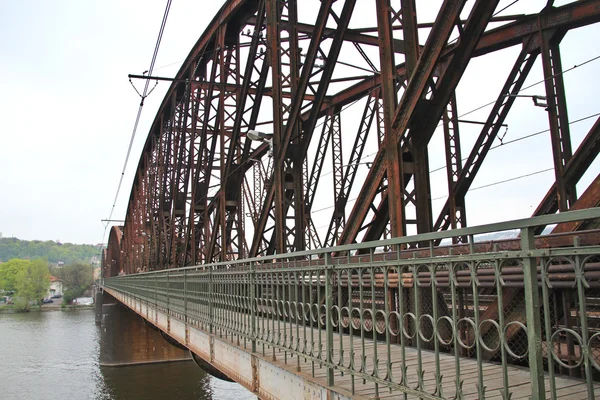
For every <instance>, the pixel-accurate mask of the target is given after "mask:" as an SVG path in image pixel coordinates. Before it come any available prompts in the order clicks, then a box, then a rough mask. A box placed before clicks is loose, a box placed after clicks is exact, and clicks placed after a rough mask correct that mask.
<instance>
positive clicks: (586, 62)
mask: <svg viewBox="0 0 600 400" xmlns="http://www.w3.org/2000/svg"><path fill="white" fill-rule="evenodd" d="M598 59H600V55H597V56H596V57H592V58H590V59H588V60H586V61H584V62H582V63H581V64H575V65H573V66H572V67H571V68H568V69H565V70H564V71H562V72H559V73H558V74H554V75H551V76H549V77H547V78H544V79H542V80H541V81H538V82H535V83H532V84H531V85H529V86H526V87H524V88H521V90H519V93H521V92H523V91H525V90H527V89H531V88H532V87H534V86H537V85H539V84H540V83H544V82H546V81H547V80H548V79H552V78H555V77H557V76H559V75H564V74H566V73H567V72H569V71H573V70H574V69H575V68H579V67H582V66H584V65H586V64H589V63H591V62H593V61H596V60H598ZM496 101H498V100H494V101H490V102H489V103H486V104H483V105H481V106H479V107H476V108H474V109H472V110H471V111H467V112H466V113H464V114H461V115H459V116H458V117H457V119H458V118H462V117H464V116H466V115H469V114H472V113H474V112H475V111H479V110H481V109H482V108H486V107H489V106H491V105H492V104H495V103H496ZM438 126H440V125H438Z"/></svg>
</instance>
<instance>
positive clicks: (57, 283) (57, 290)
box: [48, 276, 65, 297]
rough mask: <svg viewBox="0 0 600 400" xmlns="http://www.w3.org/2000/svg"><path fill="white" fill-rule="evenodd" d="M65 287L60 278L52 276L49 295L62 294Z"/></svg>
mask: <svg viewBox="0 0 600 400" xmlns="http://www.w3.org/2000/svg"><path fill="white" fill-rule="evenodd" d="M64 290H65V287H64V285H63V283H62V281H61V280H60V279H58V278H57V277H55V276H50V287H49V288H48V297H53V296H62V295H63V291H64Z"/></svg>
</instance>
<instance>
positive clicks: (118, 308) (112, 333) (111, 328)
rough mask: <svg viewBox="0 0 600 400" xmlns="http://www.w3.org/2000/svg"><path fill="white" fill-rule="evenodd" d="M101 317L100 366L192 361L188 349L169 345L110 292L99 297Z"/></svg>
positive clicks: (155, 330)
mask: <svg viewBox="0 0 600 400" xmlns="http://www.w3.org/2000/svg"><path fill="white" fill-rule="evenodd" d="M99 316H100V366H104V367H117V366H126V365H137V364H149V363H159V362H172V361H184V360H190V355H189V353H188V352H187V351H186V350H183V349H181V348H178V347H176V346H174V345H172V344H171V343H169V342H167V341H166V340H165V339H164V338H163V337H162V335H161V333H160V330H159V329H157V328H156V327H154V326H152V324H150V323H149V322H147V321H145V320H144V319H142V318H141V317H140V316H139V315H137V314H136V313H135V312H133V311H131V310H130V309H128V308H127V307H125V306H123V305H122V304H121V303H120V302H118V301H117V300H116V299H115V298H114V297H112V296H111V295H110V294H108V293H106V292H105V293H101V294H97V295H96V318H97V320H98V317H99Z"/></svg>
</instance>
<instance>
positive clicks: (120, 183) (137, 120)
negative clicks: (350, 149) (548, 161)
mask: <svg viewBox="0 0 600 400" xmlns="http://www.w3.org/2000/svg"><path fill="white" fill-rule="evenodd" d="M170 3H171V1H168V4H167V11H166V12H165V17H164V18H163V25H162V26H161V32H160V34H159V41H160V38H161V37H162V30H163V29H164V23H165V22H166V16H167V15H168V8H169V7H170ZM515 3H516V1H514V2H512V3H511V4H509V5H508V6H507V7H505V8H504V9H506V8H508V7H510V6H512V5H513V4H515ZM504 9H502V10H500V11H499V12H501V11H503V10H504ZM159 41H157V48H156V49H155V54H154V57H153V62H152V64H151V69H149V74H151V73H152V69H153V67H154V61H155V56H156V53H157V51H158V45H159ZM599 58H600V55H599V56H596V57H593V58H591V59H589V60H587V61H584V62H583V63H581V64H578V65H574V66H573V67H571V68H569V69H567V70H564V71H562V72H561V73H559V74H564V73H566V72H569V71H571V70H573V69H575V68H578V67H580V66H583V65H585V64H588V63H590V62H592V61H595V60H597V59H599ZM173 64H175V63H173ZM169 65H172V64H169ZM167 66H168V65H167ZM559 74H557V75H559ZM551 78H552V77H548V78H545V79H543V80H541V81H539V82H536V83H534V84H532V85H530V86H527V87H525V88H523V89H521V91H524V90H526V89H529V88H531V87H533V86H535V85H538V84H540V83H543V82H544V81H546V80H547V79H551ZM148 85H149V80H147V81H146V85H145V89H144V93H146V92H147V88H148ZM373 90H376V89H373ZM358 101H360V99H357V100H355V101H354V102H352V103H350V104H348V105H346V106H344V107H343V108H342V109H341V110H340V111H339V112H338V113H341V112H342V111H344V110H346V109H347V108H348V107H351V106H352V105H354V104H355V103H356V102H358ZM495 102H496V101H493V102H490V103H487V104H484V105H482V106H480V107H477V108H476V109H473V110H471V111H469V112H467V113H465V114H462V115H460V116H459V117H458V118H460V117H463V116H465V115H468V114H470V113H473V112H475V111H477V110H480V109H482V108H484V107H487V106H489V105H491V104H494V103H495ZM142 106H143V95H142V103H141V104H140V109H139V111H138V117H137V118H136V123H135V125H134V132H133V134H132V138H131V141H130V145H129V148H128V152H127V156H126V160H125V165H124V168H123V172H122V174H121V178H120V181H119V186H118V188H117V194H116V196H115V200H114V202H113V205H112V208H111V214H110V215H111V217H112V214H113V212H114V208H115V205H116V200H117V198H118V194H119V191H120V188H121V185H122V181H123V177H124V171H125V167H126V165H127V162H128V159H129V156H130V152H131V147H132V143H133V138H134V136H135V131H136V130H137V125H138V123H139V115H140V113H141V108H142ZM323 123H324V122H322V123H321V124H318V125H317V126H316V127H315V128H317V127H319V126H321V125H322V124H323ZM540 133H542V132H540ZM538 134H539V133H538ZM534 135H535V134H534ZM522 139H523V138H521V139H520V140H522ZM517 140H519V139H515V140H514V141H517ZM512 142H513V141H510V142H505V144H508V143H512ZM496 147H499V146H495V147H493V148H496ZM375 154H377V152H375V153H372V154H367V155H365V156H362V157H361V158H359V159H358V160H357V161H358V162H360V161H362V160H364V159H365V158H367V157H370V156H372V155H375ZM239 168H241V165H240V166H238V168H236V169H235V170H234V171H232V172H231V173H230V175H231V174H232V173H234V172H236V171H237V169H239ZM329 173H331V172H329ZM326 174H327V173H326ZM224 178H227V177H224ZM109 219H110V217H109ZM106 228H107V226H106V227H105V233H106ZM103 241H104V237H103Z"/></svg>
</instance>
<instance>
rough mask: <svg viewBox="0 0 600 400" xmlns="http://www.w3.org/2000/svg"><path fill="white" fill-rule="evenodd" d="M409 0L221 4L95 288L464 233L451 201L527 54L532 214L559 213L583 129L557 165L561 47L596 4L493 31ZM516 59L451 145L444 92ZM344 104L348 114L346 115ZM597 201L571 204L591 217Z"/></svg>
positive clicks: (491, 135) (164, 115)
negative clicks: (474, 73)
mask: <svg viewBox="0 0 600 400" xmlns="http://www.w3.org/2000/svg"><path fill="white" fill-rule="evenodd" d="M420 3H421V1H420V0H377V1H375V2H370V3H369V4H366V3H363V2H357V1H356V0H343V1H341V0H340V1H333V0H324V1H321V2H316V3H315V4H312V3H310V2H304V1H303V2H299V1H297V0H284V1H280V0H229V1H227V2H226V3H225V4H224V5H223V7H222V8H221V10H220V11H219V13H218V14H217V15H216V16H215V18H214V19H213V20H212V22H211V23H210V24H209V26H208V27H207V29H206V30H205V32H204V33H203V34H202V36H201V37H200V38H199V40H198V42H197V43H196V44H195V46H194V47H193V49H192V50H191V52H190V54H189V55H188V57H187V59H186V60H185V62H184V63H183V65H182V67H181V69H180V71H179V72H178V73H177V75H176V76H175V77H174V81H173V82H172V84H171V87H170V88H169V90H168V91H167V94H166V96H165V99H164V100H163V103H162V104H161V106H160V108H159V111H158V113H157V115H156V118H155V119H154V123H153V125H152V128H151V129H150V133H149V135H148V139H147V141H146V143H145V145H144V149H143V153H142V155H141V157H140V162H139V164H138V169H137V171H136V174H135V178H134V183H133V187H132V190H131V195H130V198H129V203H128V209H127V214H126V216H125V221H126V222H125V225H124V227H122V229H121V228H114V229H113V231H111V239H110V245H109V248H108V249H107V252H106V253H105V254H104V255H103V264H104V267H105V268H106V269H105V270H104V272H103V274H104V276H111V275H115V274H118V273H119V272H120V271H121V270H122V271H123V272H124V273H135V272H137V271H143V270H154V269H163V268H175V267H180V266H184V265H192V264H202V263H207V262H212V261H218V260H220V261H226V260H230V259H234V258H243V257H248V256H256V255H260V254H268V253H274V252H277V253H284V252H289V251H293V250H302V249H304V248H307V247H310V246H312V247H314V246H321V245H325V246H331V245H333V244H337V243H340V244H343V243H351V242H354V241H360V240H373V239H378V238H381V237H388V236H390V235H391V236H399V235H405V234H407V233H408V232H409V229H408V228H409V227H410V228H411V229H412V231H413V232H414V231H416V232H427V231H431V230H439V229H448V228H450V227H452V228H455V227H463V226H465V225H466V221H467V219H466V217H467V214H466V209H465V196H466V194H467V193H468V190H469V188H470V185H471V183H472V182H473V179H474V178H475V176H476V174H477V171H478V170H479V168H480V167H481V165H482V164H483V163H484V162H485V159H486V154H487V152H488V151H489V149H490V147H491V145H492V142H493V140H494V139H495V137H496V135H497V133H498V129H499V128H500V125H501V124H502V122H503V121H504V119H505V118H506V117H507V115H508V113H509V111H510V108H511V105H512V103H513V101H514V97H511V95H514V94H517V93H518V92H519V90H520V88H521V87H522V85H523V82H524V79H525V77H526V76H527V74H528V72H529V71H530V70H531V69H532V68H534V62H535V59H536V57H537V55H538V54H540V53H541V54H542V60H543V72H544V75H545V77H546V78H547V79H546V81H545V87H546V95H547V96H546V97H547V98H548V106H549V107H548V117H549V119H548V121H549V127H550V130H551V136H550V139H551V140H552V145H553V159H554V160H555V170H556V183H555V184H554V185H553V186H552V188H551V189H550V190H549V192H548V194H547V195H546V197H545V198H544V200H543V201H542V203H541V204H540V207H539V208H538V210H537V211H536V214H542V213H549V212H555V211H557V210H566V209H568V208H569V207H571V206H572V205H573V204H576V202H577V200H578V197H577V193H576V191H575V189H574V188H575V185H576V184H577V183H578V181H579V180H580V178H581V177H582V176H583V174H584V173H585V172H586V171H587V170H588V169H589V167H590V165H592V162H593V160H594V159H595V157H596V155H597V154H598V146H599V145H598V143H599V140H598V136H599V132H600V128H598V127H599V126H600V122H596V124H595V125H594V127H593V128H592V129H591V131H590V133H589V134H588V136H587V137H586V138H585V139H584V142H583V144H582V145H581V146H580V147H579V148H578V149H576V150H575V149H574V150H575V151H574V152H573V151H572V150H571V146H572V144H571V138H570V134H569V128H568V126H569V120H568V117H567V106H566V101H565V99H566V97H565V90H566V89H565V86H566V82H564V80H563V79H562V66H561V59H560V50H561V39H562V37H563V36H564V35H565V34H566V33H567V32H568V30H570V29H575V28H578V27H581V26H584V25H589V24H595V23H598V22H600V0H583V1H577V2H572V3H569V4H567V5H564V6H561V7H546V8H545V9H544V10H535V9H532V10H530V11H528V14H527V15H515V16H510V15H506V13H501V15H498V16H494V13H497V12H498V10H497V9H496V8H497V4H498V1H484V0H478V1H475V2H473V3H468V2H466V1H464V0H445V1H443V2H442V4H441V5H439V4H438V6H436V7H437V8H436V9H435V10H433V9H428V10H427V12H428V13H429V14H427V13H425V12H422V14H424V15H421V14H420V15H417V10H420V8H418V6H420ZM364 7H371V8H372V9H371V11H372V12H371V17H369V16H368V13H361V10H363V9H364ZM429 8H434V6H430V7H429ZM466 14H468V18H467V19H466V20H462V19H461V18H460V16H461V15H462V16H463V17H464V15H466ZM432 17H433V18H435V21H434V22H428V21H431V19H432ZM369 18H370V19H369ZM417 20H418V21H419V23H417ZM491 21H493V22H494V26H493V27H490V26H488V25H489V23H490V22H491ZM516 45H521V46H523V51H522V52H521V55H520V56H519V58H518V60H517V62H516V64H515V67H514V68H513V70H512V72H511V73H510V74H509V77H508V79H507V82H506V85H505V86H504V89H503V90H502V91H501V93H500V95H499V97H498V101H497V102H496V104H495V105H494V107H493V108H492V111H491V113H490V116H489V117H488V120H487V122H486V123H485V124H484V126H483V129H482V131H481V134H480V135H479V138H478V139H477V140H476V142H475V145H474V146H473V148H472V149H470V148H461V143H460V138H459V130H460V124H461V122H460V121H459V120H458V110H457V104H462V103H460V102H461V100H460V96H458V95H457V93H456V87H457V85H458V83H459V82H460V81H461V78H462V76H463V74H464V73H465V71H466V73H469V70H467V69H466V68H467V65H469V62H470V61H471V60H472V59H473V58H474V57H485V55H487V54H489V53H492V52H498V51H502V50H503V49H506V48H508V47H511V46H516ZM494 78H495V79H502V80H504V79H505V77H494ZM354 102H358V103H359V106H358V107H359V108H360V107H362V108H361V111H360V112H359V113H355V112H353V111H352V109H348V108H349V107H352V105H353V104H354ZM347 109H348V110H347ZM363 110H364V111H363ZM375 116H377V119H375ZM374 120H375V121H377V123H376V124H373V121H374ZM599 121H600V120H599ZM321 125H323V127H321ZM438 125H443V128H444V143H443V144H442V145H445V148H446V151H445V160H446V168H447V172H448V173H447V175H448V191H449V195H448V200H447V202H446V205H445V206H444V207H442V211H441V213H440V216H439V218H438V219H437V221H436V220H434V219H433V216H432V211H431V210H432V207H431V188H430V171H429V157H430V155H429V151H430V140H432V136H433V133H434V131H435V130H436V128H437V126H438ZM249 130H257V131H261V132H263V131H264V132H265V133H266V134H267V135H266V137H267V139H266V142H263V143H259V142H256V141H252V140H250V139H249V138H248V136H247V132H248V131H249ZM371 130H377V135H369V133H370V131H371ZM269 137H272V142H271V143H268V142H269V140H271V139H269ZM351 143H352V144H353V146H352V147H351V148H350V147H346V144H348V145H350V144H351ZM330 144H331V146H330ZM348 150H350V151H348ZM373 151H375V152H373ZM464 151H467V152H469V153H470V156H469V158H468V159H467V160H466V162H465V163H464V165H463V164H462V162H461V152H464ZM330 152H331V154H329V153H330ZM270 153H272V156H270V155H269V154H270ZM571 153H572V154H571ZM371 155H375V157H374V159H372V158H371ZM344 156H345V157H344ZM442 157H444V156H442ZM308 166H310V167H311V169H310V170H309V167H308ZM366 168H369V170H368V172H367V171H366ZM309 172H310V175H309ZM328 175H332V177H328ZM331 182H333V185H332V184H331ZM332 189H333V190H332ZM596 193H597V190H590V191H588V192H587V194H586V199H585V204H597V202H596V201H595V199H594V198H593V197H594V196H595V195H596ZM356 194H358V198H357V199H356V202H355V204H354V207H353V208H352V210H350V204H351V201H353V200H354V199H351V196H353V195H356ZM540 197H541V196H540ZM589 197H591V199H590V198H589ZM411 204H412V205H414V206H415V208H416V211H415V212H411V214H410V215H411V216H410V218H409V217H407V213H406V207H407V205H411ZM349 211H351V212H349ZM413 215H414V217H413ZM322 224H323V225H322ZM121 236H122V237H121ZM320 237H321V238H323V239H324V241H323V242H321V239H320ZM113 260H115V261H114V262H113Z"/></svg>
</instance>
